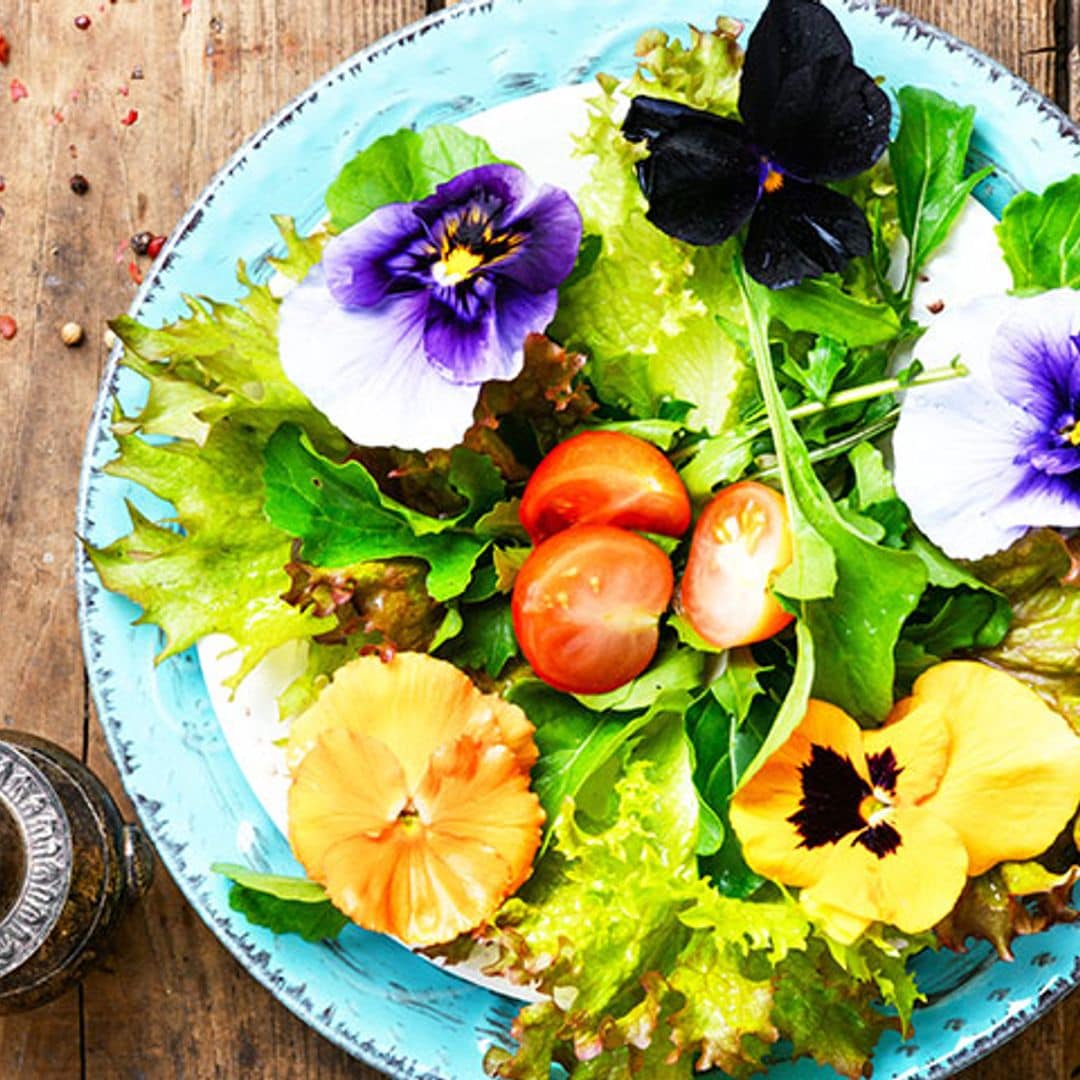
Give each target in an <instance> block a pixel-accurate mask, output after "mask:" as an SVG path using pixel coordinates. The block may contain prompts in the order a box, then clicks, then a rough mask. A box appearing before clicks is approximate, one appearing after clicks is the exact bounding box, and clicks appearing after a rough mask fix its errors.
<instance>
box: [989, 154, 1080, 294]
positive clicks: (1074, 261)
mask: <svg viewBox="0 0 1080 1080" xmlns="http://www.w3.org/2000/svg"><path fill="white" fill-rule="evenodd" d="M997 235H998V241H999V242H1000V244H1001V251H1002V254H1004V256H1005V261H1006V262H1007V263H1008V265H1009V269H1010V270H1011V271H1012V276H1013V287H1014V288H1015V289H1016V290H1017V291H1018V292H1024V291H1039V292H1041V291H1042V290H1044V289H1059V288H1071V289H1080V173H1077V174H1075V175H1073V176H1070V177H1069V178H1068V179H1067V180H1062V181H1060V182H1059V183H1057V184H1051V185H1050V186H1049V187H1048V188H1047V189H1046V190H1045V191H1044V192H1043V193H1042V194H1041V195H1035V194H1032V193H1031V192H1030V191H1026V192H1023V193H1022V194H1020V195H1017V196H1016V198H1015V199H1013V200H1012V202H1010V203H1009V205H1008V206H1006V207H1005V212H1004V213H1003V214H1002V215H1001V223H1000V224H999V225H998V226H997Z"/></svg>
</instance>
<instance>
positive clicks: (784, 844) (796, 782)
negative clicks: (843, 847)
mask: <svg viewBox="0 0 1080 1080" xmlns="http://www.w3.org/2000/svg"><path fill="white" fill-rule="evenodd" d="M815 753H816V754H817V755H818V757H819V759H820V758H821V756H822V755H823V753H824V754H827V755H828V756H829V757H830V759H831V760H832V762H833V764H834V765H836V766H837V767H838V768H842V767H843V766H844V764H845V763H846V770H847V771H848V772H850V777H849V779H854V780H855V782H856V783H857V784H858V783H861V784H862V790H860V791H858V792H856V793H855V795H854V803H855V806H856V807H857V806H858V803H859V801H861V799H862V798H863V797H864V794H865V792H868V791H869V784H868V773H867V770H866V761H865V758H864V755H863V750H862V734H861V732H860V730H859V726H858V725H857V724H856V723H855V721H854V720H852V719H851V718H850V717H849V716H848V715H847V714H846V713H844V712H842V711H841V710H840V709H837V708H835V707H834V706H832V705H828V704H826V703H825V702H822V701H811V702H810V703H809V707H808V709H807V713H806V716H805V718H804V719H803V721H802V723H801V724H800V725H799V727H798V728H796V730H795V731H794V732H793V733H792V734H791V736H790V737H789V738H788V740H787V742H785V743H784V745H783V746H781V747H780V749H779V750H777V751H776V753H775V754H773V755H772V757H770V758H769V760H768V761H767V762H766V763H765V764H764V765H763V766H762V767H761V768H760V769H759V770H758V771H757V772H756V773H755V774H754V775H753V776H752V777H751V779H750V781H749V782H748V783H747V784H745V785H744V786H743V787H741V788H740V789H739V790H738V791H737V792H736V793H735V795H734V797H733V798H732V800H731V804H730V820H731V824H732V827H733V828H734V830H735V833H736V835H737V836H738V838H739V843H740V844H741V845H742V849H743V855H744V857H745V858H746V861H747V864H748V865H749V866H750V867H751V868H752V869H753V870H754V871H755V872H756V873H759V874H761V875H762V876H764V877H770V878H773V879H774V880H776V881H781V882H783V883H784V884H786V885H795V886H804V885H811V884H813V883H814V882H815V881H817V880H818V878H819V877H820V876H821V874H822V873H823V872H824V870H825V868H826V866H827V865H828V862H829V858H830V853H831V851H832V850H833V848H834V847H835V846H836V845H835V844H831V843H830V844H821V845H819V846H814V847H808V846H807V844H806V837H805V836H804V832H803V831H802V830H801V829H800V828H799V826H798V825H797V823H796V821H795V820H792V819H797V818H798V815H799V814H800V813H801V812H802V811H804V810H805V809H806V807H805V806H804V795H805V792H804V786H803V778H804V773H805V770H806V769H807V768H808V767H809V766H810V765H811V762H812V760H813V759H814V756H815ZM848 809H849V807H847V806H845V807H844V808H843V810H844V811H845V813H846V811H847V810H848ZM827 824H828V823H825V825H826V827H827ZM841 842H843V841H841Z"/></svg>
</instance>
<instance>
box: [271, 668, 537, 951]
mask: <svg viewBox="0 0 1080 1080" xmlns="http://www.w3.org/2000/svg"><path fill="white" fill-rule="evenodd" d="M533 730H534V729H533V726H532V724H530V723H529V721H528V719H527V718H526V716H525V714H524V713H523V712H522V711H521V710H520V709H519V708H517V706H515V705H511V704H509V703H508V702H506V701H503V700H502V699H501V698H499V697H497V696H495V695H492V694H482V693H481V692H480V691H479V690H478V689H477V688H476V686H475V685H474V684H473V683H472V681H471V680H470V679H469V678H468V676H467V675H465V674H464V673H463V672H461V671H459V670H458V669H457V668H455V667H454V666H453V665H452V664H449V663H447V662H445V661H443V660H436V659H435V658H433V657H431V656H427V655H425V654H423V653H399V654H398V655H397V656H396V657H395V658H394V659H393V660H391V661H389V662H384V661H382V660H380V659H378V658H377V657H364V658H360V659H357V660H354V661H352V662H351V663H349V664H347V665H345V666H344V667H343V668H341V669H340V670H339V671H337V672H336V673H335V675H334V679H333V681H332V682H331V684H330V685H329V686H328V687H327V688H326V689H325V690H324V691H323V692H322V694H321V695H320V696H319V699H318V701H317V702H316V703H315V705H313V706H312V707H311V708H310V709H309V710H308V711H307V712H306V713H304V715H303V716H301V717H300V718H299V719H298V720H297V721H296V722H295V724H294V725H293V730H292V733H291V735H290V738H289V746H288V749H287V760H288V763H289V767H290V769H291V770H292V774H293V783H292V787H291V788H290V791H289V839H290V841H291V843H292V847H293V851H294V852H295V853H296V857H297V858H298V859H299V860H300V862H301V863H302V864H303V866H304V868H305V870H307V872H308V875H309V876H310V877H311V878H312V880H314V881H317V882H319V883H320V884H322V885H323V886H324V887H325V888H326V892H327V895H328V896H329V897H330V899H331V900H332V901H333V902H334V904H335V905H336V906H337V907H339V908H340V909H341V910H342V911H344V912H345V913H346V914H347V915H348V916H349V917H350V918H351V919H353V920H354V921H355V922H357V923H359V924H360V925H361V926H363V927H365V928H367V929H369V930H377V931H380V932H383V933H387V934H393V935H394V936H395V937H397V938H399V939H400V940H402V941H404V942H406V943H407V944H409V945H416V946H420V945H433V944H436V943H439V942H444V941H450V940H451V939H453V938H455V937H457V936H458V934H461V933H463V932H465V931H467V930H470V929H472V928H474V927H476V926H478V925H479V924H481V923H482V922H484V921H485V920H486V919H488V918H490V917H491V916H492V915H493V914H494V913H495V911H496V909H497V908H498V907H499V905H500V904H501V903H502V901H503V900H504V899H505V898H506V897H507V896H508V895H510V893H512V892H514V891H515V890H516V889H517V888H518V887H519V886H520V885H521V884H522V882H524V881H525V879H526V878H527V877H528V876H529V873H530V872H531V869H532V861H533V857H534V856H535V854H536V850H537V848H538V846H539V843H540V829H541V826H542V824H543V821H544V813H543V810H541V808H540V802H539V800H538V799H537V797H536V795H535V794H534V793H533V792H532V791H530V790H529V769H530V768H531V766H532V765H533V763H534V762H535V761H536V758H537V749H536V744H535V743H534V742H533V738H532V734H533Z"/></svg>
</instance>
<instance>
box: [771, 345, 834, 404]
mask: <svg viewBox="0 0 1080 1080" xmlns="http://www.w3.org/2000/svg"><path fill="white" fill-rule="evenodd" d="M847 355H848V350H847V347H846V346H845V345H844V344H843V343H842V342H839V341H834V340H833V339H832V338H829V337H819V338H818V339H817V342H816V343H815V345H814V347H813V348H812V349H810V351H809V352H808V353H807V354H806V367H803V366H802V365H801V364H800V363H799V362H798V361H797V360H796V359H795V357H793V356H790V355H788V354H785V356H784V363H783V366H782V367H781V371H783V373H784V374H785V375H787V376H788V378H790V379H792V380H793V381H794V382H796V383H798V384H799V386H801V387H802V389H803V390H805V391H806V396H807V397H808V398H809V399H810V400H811V401H819V402H822V403H824V402H825V401H827V400H828V398H829V394H830V393H832V388H833V383H835V382H836V377H837V375H839V374H840V372H841V370H842V369H843V367H844V364H845V363H846V362H847Z"/></svg>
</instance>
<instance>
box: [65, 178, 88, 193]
mask: <svg viewBox="0 0 1080 1080" xmlns="http://www.w3.org/2000/svg"><path fill="white" fill-rule="evenodd" d="M68 184H69V186H70V187H71V190H72V191H74V192H75V194H76V195H85V194H86V193H87V192H88V191H89V190H90V181H89V180H87V179H86V177H85V176H83V174H82V173H76V174H75V175H74V176H73V177H72V178H71V179H70V180H69V181H68Z"/></svg>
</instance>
